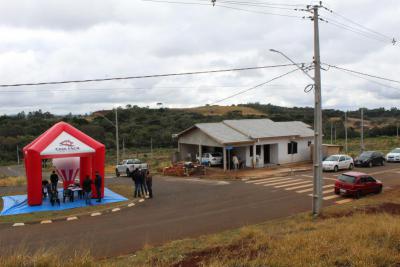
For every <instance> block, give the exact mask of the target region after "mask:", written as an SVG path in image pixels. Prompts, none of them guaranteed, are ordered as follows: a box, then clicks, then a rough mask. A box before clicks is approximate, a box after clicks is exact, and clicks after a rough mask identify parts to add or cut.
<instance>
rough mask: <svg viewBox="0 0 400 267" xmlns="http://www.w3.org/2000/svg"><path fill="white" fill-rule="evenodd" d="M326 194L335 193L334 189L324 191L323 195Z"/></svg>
mask: <svg viewBox="0 0 400 267" xmlns="http://www.w3.org/2000/svg"><path fill="white" fill-rule="evenodd" d="M326 193H333V191H332V189H329V190H325V191H322V194H326Z"/></svg>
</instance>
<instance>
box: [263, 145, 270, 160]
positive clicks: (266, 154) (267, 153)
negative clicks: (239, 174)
mask: <svg viewBox="0 0 400 267" xmlns="http://www.w3.org/2000/svg"><path fill="white" fill-rule="evenodd" d="M269 163H271V145H264V164H269Z"/></svg>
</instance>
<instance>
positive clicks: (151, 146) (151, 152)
mask: <svg viewBox="0 0 400 267" xmlns="http://www.w3.org/2000/svg"><path fill="white" fill-rule="evenodd" d="M150 155H151V159H153V137H151V138H150Z"/></svg>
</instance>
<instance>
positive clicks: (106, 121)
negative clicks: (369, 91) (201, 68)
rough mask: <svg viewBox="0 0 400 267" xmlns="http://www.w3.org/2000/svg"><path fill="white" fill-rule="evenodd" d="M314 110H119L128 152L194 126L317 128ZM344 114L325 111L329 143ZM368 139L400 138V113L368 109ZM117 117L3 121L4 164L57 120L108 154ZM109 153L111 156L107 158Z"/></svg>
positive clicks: (42, 115) (167, 143) (339, 131)
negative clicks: (270, 123) (293, 124)
mask: <svg viewBox="0 0 400 267" xmlns="http://www.w3.org/2000/svg"><path fill="white" fill-rule="evenodd" d="M313 117H314V111H313V109H312V108H309V107H290V108H289V107H280V106H275V105H271V104H267V105H265V104H259V103H249V104H242V105H236V106H235V105H232V106H204V107H197V108H186V109H169V108H156V109H153V108H149V107H138V106H131V105H127V106H126V107H120V108H118V118H119V135H120V139H119V140H120V142H121V143H120V146H122V144H124V146H125V147H126V148H130V149H137V148H149V147H150V143H151V142H152V144H153V147H154V148H157V147H165V148H168V147H175V146H176V143H175V142H176V141H175V140H173V139H172V134H175V133H178V132H180V131H182V130H184V129H186V128H188V127H190V126H192V125H193V124H195V123H201V122H218V121H221V120H226V119H244V118H269V119H272V120H274V121H293V120H296V121H303V122H305V123H307V124H309V125H310V126H312V125H313ZM348 117H349V129H348V137H349V138H354V137H358V136H359V129H360V124H361V123H360V111H359V110H354V111H349V112H348ZM343 118H344V112H343V111H340V110H333V109H326V110H324V111H323V126H324V135H325V138H329V139H330V129H331V120H332V123H333V124H332V125H333V126H334V127H335V129H336V136H337V138H343V137H344V125H343ZM364 118H365V121H364V124H365V136H366V137H368V136H370V137H375V136H381V135H389V136H390V135H392V136H393V135H396V130H397V129H396V124H397V121H400V120H399V118H400V110H398V109H397V108H391V109H384V108H379V109H365V110H364ZM114 120H115V113H114V111H112V110H101V111H96V112H93V113H92V114H89V115H65V116H56V115H53V114H51V113H49V112H42V111H41V110H38V111H35V112H29V113H27V114H26V113H24V112H21V113H18V114H16V115H3V116H0V163H1V164H8V163H15V161H16V151H17V148H18V149H19V153H20V156H21V158H22V154H21V148H23V147H24V146H25V145H26V144H28V143H29V142H31V141H32V140H33V139H34V138H36V137H37V136H39V135H40V134H41V133H42V132H43V131H45V130H47V129H48V128H49V127H51V126H52V125H53V124H54V123H56V122H58V121H65V122H68V123H71V124H72V125H74V126H75V127H77V128H78V129H80V130H82V131H83V132H85V133H87V134H88V135H90V136H92V137H94V138H95V139H97V140H99V141H101V142H103V143H104V144H105V145H106V147H107V149H109V151H113V150H114V149H115V147H116V144H115V127H114V125H113V124H114V123H113V122H114ZM108 154H109V153H108Z"/></svg>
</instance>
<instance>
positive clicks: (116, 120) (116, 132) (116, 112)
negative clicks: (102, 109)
mask: <svg viewBox="0 0 400 267" xmlns="http://www.w3.org/2000/svg"><path fill="white" fill-rule="evenodd" d="M97 114H98V115H100V116H101V117H103V118H104V119H105V120H106V121H108V122H109V123H110V124H111V125H112V126H114V127H115V143H116V144H115V145H116V146H117V165H118V164H119V134H118V108H115V124H114V123H113V122H112V121H111V120H109V119H108V118H107V117H106V116H104V115H103V114H101V113H97Z"/></svg>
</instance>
